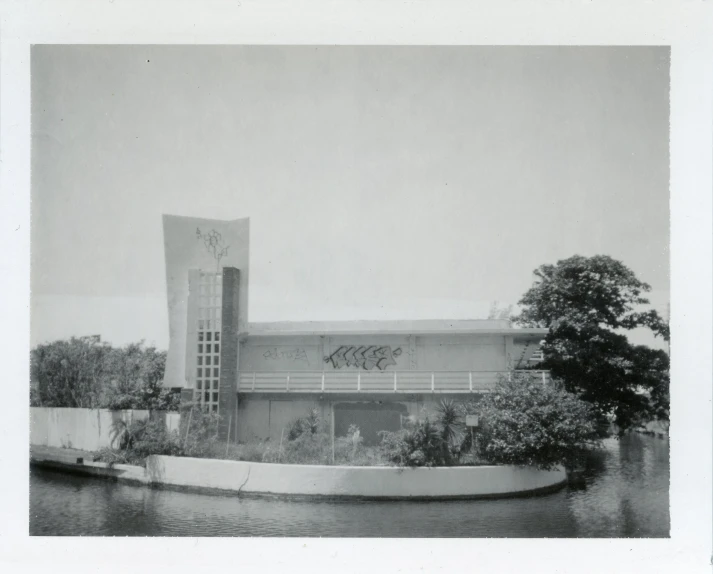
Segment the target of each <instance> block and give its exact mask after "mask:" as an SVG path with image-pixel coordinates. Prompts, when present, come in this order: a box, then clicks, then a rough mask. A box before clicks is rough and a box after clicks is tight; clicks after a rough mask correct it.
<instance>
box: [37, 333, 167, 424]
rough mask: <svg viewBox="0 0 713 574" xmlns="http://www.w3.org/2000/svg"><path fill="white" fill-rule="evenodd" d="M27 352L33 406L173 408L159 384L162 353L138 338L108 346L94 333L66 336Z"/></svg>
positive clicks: (163, 358)
mask: <svg viewBox="0 0 713 574" xmlns="http://www.w3.org/2000/svg"><path fill="white" fill-rule="evenodd" d="M30 356H31V377H32V381H33V384H32V388H33V390H32V391H31V404H32V405H33V406H47V407H81V408H109V409H115V410H116V409H150V410H177V409H178V405H179V398H180V397H179V395H178V394H177V393H175V392H174V391H172V390H171V389H166V388H164V387H163V385H162V379H163V372H164V369H165V365H166V353H165V352H163V351H157V350H156V349H155V348H154V347H145V346H144V344H143V342H141V343H133V344H130V345H127V346H125V347H123V348H114V347H112V346H111V345H109V344H107V343H101V341H100V340H99V338H98V337H81V338H71V339H70V340H69V341H55V342H53V343H47V344H42V345H38V346H37V347H36V348H35V349H33V350H32V351H31V355H30Z"/></svg>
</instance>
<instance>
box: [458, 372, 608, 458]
mask: <svg viewBox="0 0 713 574" xmlns="http://www.w3.org/2000/svg"><path fill="white" fill-rule="evenodd" d="M466 410H470V411H471V412H476V413H477V414H479V415H480V418H481V421H482V422H481V426H480V428H478V429H477V439H476V443H477V445H476V447H477V449H478V451H479V454H480V455H481V456H482V457H484V458H485V459H487V460H488V461H490V462H491V463H494V464H514V465H532V466H536V467H538V468H541V469H543V470H550V469H552V468H554V467H556V466H559V465H564V466H565V467H568V468H570V467H572V466H575V465H576V464H577V461H578V460H579V459H580V457H581V456H582V455H583V454H584V453H585V452H587V451H589V450H591V449H593V448H596V447H597V446H598V445H599V439H598V430H597V419H596V416H595V411H594V409H593V408H592V407H591V405H589V404H588V403H586V402H584V401H582V400H580V399H578V398H577V397H576V396H574V395H572V394H570V393H568V392H566V391H564V390H560V389H556V388H554V387H553V386H544V385H542V384H541V383H538V382H533V381H532V379H530V378H529V377H526V376H523V377H521V376H513V378H512V380H511V381H508V380H505V379H504V378H503V379H502V380H501V381H500V382H499V383H498V386H497V387H496V388H495V390H494V391H493V392H492V393H490V394H489V395H487V396H485V397H484V398H483V400H482V401H480V402H479V403H478V404H475V405H470V406H469V407H467V409H466Z"/></svg>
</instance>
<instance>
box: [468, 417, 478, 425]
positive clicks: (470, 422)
mask: <svg viewBox="0 0 713 574" xmlns="http://www.w3.org/2000/svg"><path fill="white" fill-rule="evenodd" d="M465 426H467V427H477V426H478V415H466V417H465Z"/></svg>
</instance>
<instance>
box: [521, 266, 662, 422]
mask: <svg viewBox="0 0 713 574" xmlns="http://www.w3.org/2000/svg"><path fill="white" fill-rule="evenodd" d="M535 277H536V281H535V284H534V285H533V286H532V287H531V288H530V289H529V290H528V291H527V292H526V293H525V295H524V296H523V298H522V299H521V300H520V302H519V304H520V305H521V306H522V307H523V310H522V312H521V313H520V315H519V316H517V317H515V318H514V321H515V322H516V323H517V324H520V325H523V326H539V327H546V328H549V333H548V334H547V337H546V338H545V341H544V344H543V348H542V350H543V355H544V364H543V367H545V368H547V369H549V370H550V371H551V372H552V376H553V377H554V378H556V379H558V380H560V381H561V382H562V383H563V384H564V387H565V389H566V390H568V391H570V392H574V393H577V394H578V395H579V396H580V397H581V398H582V399H583V400H586V401H588V402H590V403H592V404H593V405H594V407H595V408H596V409H597V411H598V412H599V414H600V415H601V416H605V415H613V416H614V418H615V422H616V423H617V425H618V426H619V427H620V428H621V429H627V428H630V427H631V426H632V425H635V424H637V423H639V422H643V421H647V420H651V419H653V418H662V419H667V418H668V387H669V358H668V355H667V354H666V353H665V352H664V351H661V350H655V349H651V348H649V347H646V346H642V345H632V344H631V343H630V342H629V340H628V339H627V337H626V336H625V335H624V334H622V332H623V331H626V330H630V329H635V328H640V327H644V328H649V329H650V330H651V331H652V332H653V333H654V334H655V335H657V336H661V337H663V338H664V339H665V340H668V338H669V327H668V324H667V323H666V321H664V320H663V318H662V317H661V316H659V314H658V313H657V312H656V311H654V310H642V309H641V307H642V306H644V305H647V304H648V303H649V301H648V299H647V298H646V297H645V296H644V294H645V293H647V292H648V291H650V290H651V288H650V286H649V285H647V284H646V283H643V282H642V281H639V280H638V279H637V278H636V276H635V275H634V273H633V272H632V271H631V270H630V269H628V268H627V267H626V266H625V265H624V264H623V263H621V262H619V261H616V260H614V259H612V258H611V257H607V256H603V255H597V256H595V257H589V258H587V257H580V256H574V257H570V258H569V259H565V260H563V261H558V262H557V264H556V265H542V266H541V267H539V268H538V269H536V270H535Z"/></svg>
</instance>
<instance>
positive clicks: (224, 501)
mask: <svg viewBox="0 0 713 574" xmlns="http://www.w3.org/2000/svg"><path fill="white" fill-rule="evenodd" d="M668 487H669V450H668V440H662V439H658V438H652V437H647V436H641V435H631V436H627V437H625V438H623V439H621V440H616V439H608V440H607V441H606V442H605V449H604V450H603V451H601V452H599V453H597V454H595V455H593V456H592V457H591V458H590V460H589V464H588V468H587V475H586V483H585V486H584V487H581V488H576V489H575V488H565V489H563V490H561V491H559V492H556V493H554V494H549V495H546V496H538V497H532V498H521V499H506V500H474V501H452V502H363V501H338V502H335V501H319V502H314V501H290V500H279V499H257V498H252V499H250V498H237V497H235V496H215V495H203V494H189V493H184V492H174V491H168V490H152V489H148V488H144V487H137V486H128V485H124V484H117V483H114V482H110V481H106V480H100V479H94V478H85V477H78V476H73V475H67V474H60V473H56V472H52V471H48V470H43V469H38V468H32V471H31V476H30V534H32V535H40V536H42V535H52V536H61V535H67V536H82V535H84V536H101V535H108V536H307V537H312V536H340V537H359V536H381V537H401V538H407V537H417V538H418V537H423V538H425V537H524V538H530V537H567V538H571V537H667V536H668V535H669V508H668V500H669V497H668Z"/></svg>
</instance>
